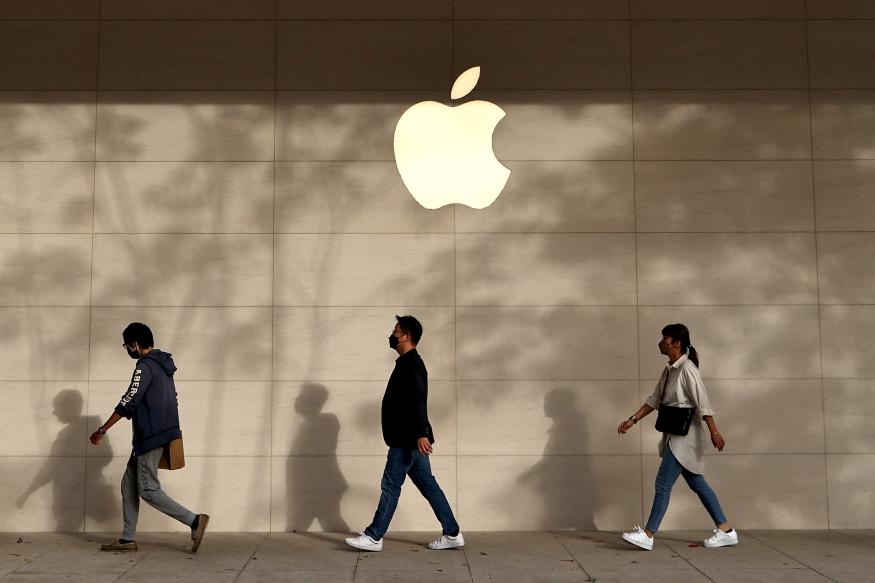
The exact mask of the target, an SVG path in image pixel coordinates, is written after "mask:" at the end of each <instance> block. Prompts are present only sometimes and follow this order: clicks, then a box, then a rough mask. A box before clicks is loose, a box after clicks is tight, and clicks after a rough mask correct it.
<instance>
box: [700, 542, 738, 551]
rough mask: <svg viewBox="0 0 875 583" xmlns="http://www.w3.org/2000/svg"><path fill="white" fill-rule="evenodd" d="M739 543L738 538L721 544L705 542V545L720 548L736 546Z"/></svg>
mask: <svg viewBox="0 0 875 583" xmlns="http://www.w3.org/2000/svg"><path fill="white" fill-rule="evenodd" d="M737 544H738V541H737V540H736V541H732V542H728V543H720V544H719V545H709V544H708V543H705V547H707V548H709V549H719V548H720V547H731V546H734V545H737Z"/></svg>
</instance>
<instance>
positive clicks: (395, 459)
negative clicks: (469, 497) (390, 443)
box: [364, 447, 459, 540]
mask: <svg viewBox="0 0 875 583" xmlns="http://www.w3.org/2000/svg"><path fill="white" fill-rule="evenodd" d="M405 476H410V480H411V481H412V482H413V485H415V486H416V487H417V488H418V489H419V492H420V493H421V494H422V495H423V496H425V499H426V500H428V503H429V504H430V505H431V509H432V510H433V511H434V514H435V516H437V519H438V520H439V521H440V523H441V527H443V533H444V534H449V535H456V534H457V533H458V532H459V525H458V524H457V523H456V519H455V517H453V511H452V510H450V503H449V502H448V501H447V497H446V496H445V495H444V492H443V490H441V487H440V486H438V483H437V480H435V479H434V476H433V475H432V473H431V464H430V463H429V461H428V457H427V456H424V455H422V454H421V453H419V450H417V449H402V448H400V447H390V448H389V455H388V456H387V457H386V469H385V470H384V471H383V482H382V484H380V490H381V492H380V503H379V505H378V506H377V512H376V513H375V514H374V521H373V522H372V523H371V525H370V526H369V527H367V528H366V529H365V531H364V532H365V534H366V535H368V536H369V537H371V538H372V539H374V540H380V539H381V538H383V535H384V534H386V531H387V530H388V529H389V523H390V522H391V521H392V515H394V514H395V508H396V507H397V506H398V498H400V497H401V485H402V484H403V483H404V478H405Z"/></svg>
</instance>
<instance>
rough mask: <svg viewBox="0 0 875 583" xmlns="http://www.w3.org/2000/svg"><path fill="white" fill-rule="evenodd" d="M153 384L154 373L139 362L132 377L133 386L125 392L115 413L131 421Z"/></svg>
mask: <svg viewBox="0 0 875 583" xmlns="http://www.w3.org/2000/svg"><path fill="white" fill-rule="evenodd" d="M151 382H152V371H151V370H149V367H148V366H146V365H145V364H143V363H142V362H138V363H137V366H136V367H135V368H134V374H133V376H132V377H131V384H130V385H129V386H128V390H127V391H125V394H124V395H122V398H121V400H120V401H119V403H118V405H116V407H115V412H116V413H118V414H119V415H121V416H123V417H126V418H128V419H130V418H131V416H132V415H133V414H134V410H135V409H136V408H137V405H139V403H140V401H141V400H142V399H143V395H145V394H146V391H147V390H148V389H149V383H151Z"/></svg>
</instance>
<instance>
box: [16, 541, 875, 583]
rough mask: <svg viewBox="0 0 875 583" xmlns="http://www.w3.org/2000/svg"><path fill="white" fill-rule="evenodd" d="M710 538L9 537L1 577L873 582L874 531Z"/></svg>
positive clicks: (307, 582) (308, 582) (311, 582)
mask: <svg viewBox="0 0 875 583" xmlns="http://www.w3.org/2000/svg"><path fill="white" fill-rule="evenodd" d="M707 534H709V533H707V532H704V531H695V532H665V533H662V534H661V536H659V537H658V538H657V544H656V545H655V547H654V550H653V551H651V552H646V551H639V550H636V549H635V548H633V547H630V546H628V545H626V544H625V543H623V542H622V541H621V540H620V539H619V535H618V534H616V533H606V532H531V533H522V532H488V533H476V532H467V533H465V540H466V542H467V546H466V547H465V549H464V550H455V551H430V550H428V549H426V548H424V546H423V545H424V544H425V543H427V542H428V541H430V540H432V539H433V538H434V537H435V535H433V534H427V533H390V535H389V536H387V537H386V541H385V550H384V551H383V552H382V553H358V552H355V551H352V550H348V549H347V548H346V547H345V545H344V544H343V538H344V537H345V536H348V535H346V534H321V533H308V534H295V533H272V534H263V533H249V534H239V533H238V534H232V533H227V534H226V533H208V534H207V537H206V538H205V539H204V543H203V546H202V547H201V549H200V551H199V552H198V554H197V555H191V554H190V553H189V552H188V550H189V548H190V543H189V539H188V536H187V535H186V534H182V533H173V534H143V535H142V536H141V537H140V540H139V546H140V550H139V552H137V553H103V552H100V551H98V545H99V544H100V543H102V542H107V541H108V540H110V539H111V538H112V535H105V536H103V535H96V534H70V535H64V534H47V533H37V534H9V533H6V534H2V535H0V580H2V581H10V582H12V581H33V582H39V583H51V582H54V581H83V582H85V581H88V582H95V583H97V582H110V581H139V582H148V581H155V582H159V581H161V582H163V581H189V582H191V583H199V582H203V581H208V582H210V583H222V582H226V581H227V582H233V581H240V582H246V583H254V582H259V581H268V582H270V581H295V582H299V583H339V582H353V581H356V582H378V581H396V582H406V581H410V582H415V583H431V582H438V581H440V582H459V583H462V582H466V583H472V582H476V583H480V582H486V581H492V582H497V583H516V582H520V583H539V582H543V583H566V582H568V583H571V582H575V583H577V582H583V581H598V582H599V583H607V582H610V581H618V582H619V581H623V582H626V583H628V582H631V581H642V582H648V583H660V582H665V583H684V582H688V581H696V582H699V581H718V582H724V581H726V582H728V581H737V582H744V583H754V582H760V581H761V582H764V583H781V582H785V581H786V582H792V583H808V582H812V583H814V582H824V581H843V582H860V583H863V582H866V583H871V582H875V531H803V532H800V531H740V536H741V544H740V545H739V546H737V547H727V548H722V549H706V548H704V547H702V546H700V545H701V541H702V539H703V538H705V536H706V535H707ZM697 544H698V545H699V546H695V545H697Z"/></svg>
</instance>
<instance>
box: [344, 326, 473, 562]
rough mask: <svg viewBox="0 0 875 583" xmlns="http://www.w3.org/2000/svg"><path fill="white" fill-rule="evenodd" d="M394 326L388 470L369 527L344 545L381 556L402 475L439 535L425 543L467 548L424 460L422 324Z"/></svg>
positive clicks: (387, 402)
mask: <svg viewBox="0 0 875 583" xmlns="http://www.w3.org/2000/svg"><path fill="white" fill-rule="evenodd" d="M395 319H396V320H398V322H397V323H396V324H395V329H394V330H393V331H392V335H391V336H389V347H390V348H392V349H394V350H395V351H396V352H398V354H399V355H400V356H399V357H398V358H397V359H396V360H395V370H393V371H392V376H391V377H389V385H388V386H387V387H386V394H385V395H384V396H383V409H382V422H383V440H384V441H385V442H386V445H388V446H389V455H388V456H387V459H386V469H385V470H383V481H382V483H381V485H380V490H381V492H380V502H379V504H378V506H377V512H376V513H375V514H374V520H373V522H371V525H370V526H368V527H367V528H366V529H365V530H364V531H362V532H361V533H359V536H356V537H350V538H348V539H346V544H348V545H349V546H351V547H353V548H355V549H359V550H362V551H382V550H383V535H384V534H386V531H387V530H388V529H389V523H390V522H391V521H392V516H393V515H394V514H395V508H396V507H397V506H398V498H399V497H400V496H401V485H402V484H404V478H405V476H410V480H411V481H412V482H413V484H414V485H415V486H416V488H417V489H418V490H419V492H420V493H421V494H422V495H423V496H425V499H426V500H428V503H429V504H430V505H431V509H432V510H433V511H434V513H435V516H436V517H437V519H438V520H439V521H440V523H441V527H442V528H443V533H442V534H441V536H440V538H438V539H437V540H436V541H434V542H431V543H429V544H428V548H430V549H434V550H441V549H454V548H458V547H462V546H465V539H464V537H463V536H462V533H461V532H460V531H459V525H458V523H457V522H456V519H455V517H454V516H453V511H452V510H451V509H450V503H449V502H448V501H447V497H446V496H445V495H444V493H443V490H441V487H440V486H439V485H438V483H437V480H435V478H434V475H432V473H431V464H430V463H429V461H428V456H429V455H430V454H431V453H432V451H433V450H432V444H433V443H434V434H433V433H432V430H431V424H430V423H429V422H428V372H427V371H426V370H425V363H424V362H422V358H421V357H420V356H419V352H417V350H416V345H417V344H418V343H419V339H420V338H422V324H420V323H419V320H417V319H416V318H414V317H413V316H395Z"/></svg>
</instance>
